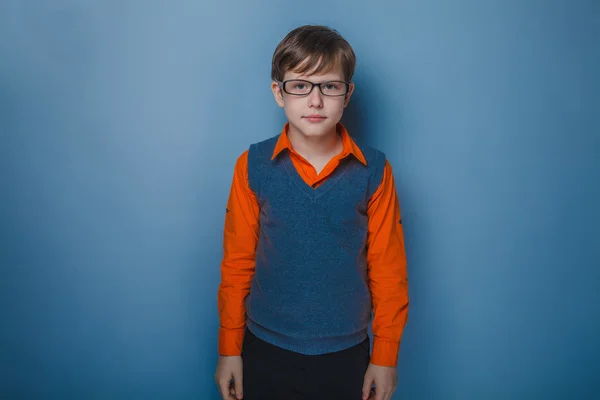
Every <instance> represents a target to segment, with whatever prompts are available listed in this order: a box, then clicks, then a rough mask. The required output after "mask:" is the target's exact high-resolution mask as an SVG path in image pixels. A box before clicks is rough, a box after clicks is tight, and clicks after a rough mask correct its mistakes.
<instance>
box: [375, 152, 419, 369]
mask: <svg viewBox="0 0 600 400" xmlns="http://www.w3.org/2000/svg"><path fill="white" fill-rule="evenodd" d="M367 214H368V217H369V230H368V234H367V263H368V275H369V288H370V290H371V296H372V301H373V312H374V317H373V335H374V339H373V352H372V355H371V364H375V365H379V366H387V367H395V366H396V365H397V363H398V350H399V348H400V338H401V336H402V332H403V330H404V325H405V324H406V320H407V316H408V304H409V299H408V281H407V271H406V254H405V252H404V236H403V231H402V222H401V219H400V218H401V216H400V204H399V201H398V196H397V194H396V187H395V184H394V176H393V173H392V167H391V165H390V164H389V162H387V161H386V165H385V170H384V174H383V179H382V182H381V185H380V186H379V188H378V189H377V191H376V192H375V193H374V194H373V196H372V197H371V199H370V200H369V205H368V208H367Z"/></svg>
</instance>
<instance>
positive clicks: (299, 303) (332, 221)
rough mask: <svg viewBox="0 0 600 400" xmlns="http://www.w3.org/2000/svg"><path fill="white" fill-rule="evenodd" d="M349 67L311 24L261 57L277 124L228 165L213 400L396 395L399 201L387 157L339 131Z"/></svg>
mask: <svg viewBox="0 0 600 400" xmlns="http://www.w3.org/2000/svg"><path fill="white" fill-rule="evenodd" d="M355 63H356V59H355V55H354V52H353V50H352V48H351V47H350V45H349V44H348V42H346V40H344V39H343V38H342V37H341V36H340V35H339V34H338V33H337V32H336V31H335V30H332V29H329V28H327V27H323V26H302V27H299V28H297V29H295V30H293V31H291V32H290V33H289V34H288V35H287V36H286V37H285V38H284V39H283V40H282V41H281V43H279V45H278V46H277V48H276V50H275V53H274V55H273V60H272V79H273V82H272V84H271V89H272V91H273V95H274V96H275V101H276V102H277V104H278V105H279V106H280V107H282V108H283V109H284V111H285V114H286V116H287V119H288V122H287V123H286V124H285V126H284V128H283V130H282V132H281V134H279V135H277V136H275V137H272V138H270V139H267V140H265V141H262V142H260V143H256V144H253V145H251V146H250V148H249V149H248V150H246V151H245V152H244V153H243V154H242V155H241V156H240V157H239V158H238V160H237V162H236V165H235V170H234V177H233V183H232V187H231V192H230V196H229V200H228V204H227V209H226V215H225V234H224V245H223V247H224V257H223V261H222V264H221V277H222V281H221V284H220V287H219V294H218V306H219V313H220V322H221V324H220V329H219V354H220V357H219V361H218V364H217V371H216V374H215V380H216V381H217V384H218V386H219V389H220V392H221V395H222V397H223V399H236V398H237V399H241V398H242V395H243V398H244V399H246V400H256V399H266V400H288V399H327V400H331V399H340V400H355V399H356V400H358V399H361V394H362V399H367V398H368V397H369V395H370V396H371V397H370V398H373V399H376V400H384V399H385V400H389V399H390V398H391V396H392V393H393V391H394V390H395V386H396V382H397V370H396V365H397V356H398V349H399V343H400V338H401V335H402V331H403V328H404V325H405V323H406V319H407V313H408V304H409V300H408V286H407V274H406V257H405V253H404V239H403V233H402V225H401V219H400V206H399V202H398V199H397V196H396V189H395V186H394V179H393V175H392V169H391V166H390V164H389V163H388V162H387V160H386V158H385V155H384V154H383V153H381V152H379V151H377V150H375V149H372V148H369V147H366V146H358V145H357V144H356V143H355V142H354V141H353V140H352V138H351V137H350V136H349V134H348V132H347V131H346V129H345V128H344V126H343V125H342V124H340V123H339V121H340V119H341V117H342V113H343V109H344V108H345V107H346V106H347V105H348V102H349V101H350V96H351V95H352V92H353V91H354V84H353V83H350V81H351V79H352V75H353V73H354V67H355ZM371 312H373V314H374V317H373V334H374V340H373V352H372V354H371V353H370V339H369V336H368V324H369V322H370V320H371ZM373 385H374V386H375V389H374V390H372V389H371V388H372V386H373Z"/></svg>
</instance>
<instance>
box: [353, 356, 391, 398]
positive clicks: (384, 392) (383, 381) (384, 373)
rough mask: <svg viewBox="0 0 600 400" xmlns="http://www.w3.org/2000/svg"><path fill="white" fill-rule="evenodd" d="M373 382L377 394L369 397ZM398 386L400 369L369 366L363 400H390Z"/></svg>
mask: <svg viewBox="0 0 600 400" xmlns="http://www.w3.org/2000/svg"><path fill="white" fill-rule="evenodd" d="M373 382H375V394H374V395H372V394H371V396H369V394H370V393H371V386H372V384H373ZM397 384H398V368H396V367H382V366H380V365H375V364H369V367H368V368H367V372H366V373H365V380H364V381H363V389H362V392H363V395H362V398H363V400H367V399H374V400H390V399H391V398H392V394H393V393H394V390H396V385H397Z"/></svg>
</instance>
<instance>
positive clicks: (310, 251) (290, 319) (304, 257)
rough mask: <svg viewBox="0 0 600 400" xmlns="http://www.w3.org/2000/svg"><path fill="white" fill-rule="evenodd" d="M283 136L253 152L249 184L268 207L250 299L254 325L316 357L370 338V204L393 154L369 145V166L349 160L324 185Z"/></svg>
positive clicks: (260, 333)
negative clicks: (306, 171)
mask: <svg viewBox="0 0 600 400" xmlns="http://www.w3.org/2000/svg"><path fill="white" fill-rule="evenodd" d="M278 138H279V135H277V136H274V137H272V138H270V139H267V140H265V141H262V142H260V143H255V144H253V145H251V146H250V148H249V151H248V182H249V186H250V189H251V190H252V191H253V192H254V193H255V194H256V196H257V199H258V203H259V206H260V233H259V238H258V243H257V247H256V269H255V273H254V276H253V278H252V285H251V290H250V294H249V295H248V296H247V297H246V299H245V306H246V315H247V326H248V329H250V331H252V333H254V334H255V335H256V336H257V337H259V338H261V339H263V340H264V341H267V342H269V343H271V344H273V345H276V346H279V347H281V348H284V349H287V350H291V351H295V352H298V353H302V354H308V355H316V354H324V353H330V352H334V351H340V350H344V349H346V348H349V347H352V346H354V345H356V344H358V343H360V342H361V341H363V340H364V339H365V338H366V337H367V334H368V325H369V323H370V321H371V307H372V304H371V292H370V291H369V284H368V275H367V260H366V238H367V229H368V226H367V224H368V217H367V204H368V201H369V199H370V197H371V196H372V195H373V193H374V192H375V190H376V189H377V187H378V186H379V185H380V183H381V180H382V179H383V170H384V167H385V155H384V154H383V153H382V152H380V151H378V150H375V149H372V148H369V147H365V146H361V147H360V149H361V151H362V153H363V155H364V157H365V159H366V161H367V165H366V166H365V165H364V164H363V163H361V162H360V161H359V160H358V159H356V158H355V157H354V156H353V155H349V156H347V157H345V158H344V159H343V160H342V161H341V162H340V164H339V165H338V167H337V168H336V169H335V170H334V171H333V173H332V174H331V175H330V176H329V177H328V178H327V179H326V180H325V181H324V182H323V183H322V184H321V185H320V186H318V187H317V188H312V187H311V186H309V185H308V184H307V183H305V181H304V180H303V179H302V177H301V176H300V175H299V173H298V171H296V168H295V167H294V164H293V163H292V161H291V159H290V156H289V153H288V151H287V150H283V151H282V152H281V153H279V155H278V156H277V157H276V158H275V159H273V160H271V157H272V155H273V150H274V148H275V144H276V143H277V139H278Z"/></svg>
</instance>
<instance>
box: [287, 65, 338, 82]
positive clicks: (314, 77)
mask: <svg viewBox="0 0 600 400" xmlns="http://www.w3.org/2000/svg"><path fill="white" fill-rule="evenodd" d="M313 71H314V68H313V69H312V70H309V71H306V72H296V71H287V72H286V73H285V76H284V80H289V79H305V80H307V81H315V82H318V81H343V80H344V71H343V70H342V66H341V65H339V64H336V65H334V66H333V67H332V68H330V69H329V71H326V72H318V73H315V72H313Z"/></svg>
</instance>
